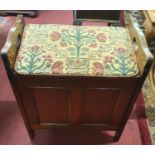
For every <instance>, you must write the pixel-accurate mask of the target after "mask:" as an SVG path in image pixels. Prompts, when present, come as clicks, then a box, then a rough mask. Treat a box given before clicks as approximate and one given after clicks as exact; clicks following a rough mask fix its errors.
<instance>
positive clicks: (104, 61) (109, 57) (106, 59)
mask: <svg viewBox="0 0 155 155" xmlns="http://www.w3.org/2000/svg"><path fill="white" fill-rule="evenodd" d="M113 59H114V57H112V56H106V57H104V59H103V63H104V64H106V63H109V62H110V63H111V62H112V60H113Z"/></svg>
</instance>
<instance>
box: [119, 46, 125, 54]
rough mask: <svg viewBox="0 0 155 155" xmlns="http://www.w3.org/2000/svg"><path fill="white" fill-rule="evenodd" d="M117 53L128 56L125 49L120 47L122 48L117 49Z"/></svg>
mask: <svg viewBox="0 0 155 155" xmlns="http://www.w3.org/2000/svg"><path fill="white" fill-rule="evenodd" d="M117 53H118V54H123V55H124V54H126V50H125V49H124V48H122V47H120V48H118V49H117Z"/></svg>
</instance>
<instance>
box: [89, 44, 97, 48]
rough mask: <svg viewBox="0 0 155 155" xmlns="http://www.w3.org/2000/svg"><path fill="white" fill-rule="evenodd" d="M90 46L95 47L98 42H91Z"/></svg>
mask: <svg viewBox="0 0 155 155" xmlns="http://www.w3.org/2000/svg"><path fill="white" fill-rule="evenodd" d="M89 47H91V48H95V47H97V43H92V44H90V46H89Z"/></svg>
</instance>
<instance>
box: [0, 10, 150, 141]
mask: <svg viewBox="0 0 155 155" xmlns="http://www.w3.org/2000/svg"><path fill="white" fill-rule="evenodd" d="M72 18H73V17H72V11H38V17H37V18H28V17H26V18H25V22H26V24H28V23H54V24H57V23H58V24H72V21H73V19H72ZM14 20H15V17H4V18H3V17H0V38H1V40H0V49H1V48H2V46H3V45H4V42H5V39H6V35H7V33H8V30H9V28H10V26H11V24H12V22H13V21H14ZM90 24H91V25H92V24H95V25H96V24H97V25H105V23H102V22H97V23H94V22H93V23H92V22H85V23H84V25H90ZM0 88H1V89H0V122H1V123H0V131H1V132H0V144H151V140H150V139H149V134H148V135H145V134H140V133H141V130H140V128H141V126H138V124H140V123H139V122H138V121H137V113H136V111H137V109H136V106H135V107H134V109H133V112H132V114H131V116H130V119H129V121H128V123H127V125H126V127H125V130H124V132H123V134H122V137H121V139H120V141H119V142H116V143H114V142H112V133H111V132H103V131H102V130H101V129H91V128H90V129H76V130H72V129H69V130H68V129H51V130H37V131H36V132H35V133H36V137H35V139H34V140H33V141H31V140H30V139H29V137H28V134H27V132H26V129H25V126H24V123H23V120H22V117H21V115H20V112H19V109H18V107H17V105H16V101H15V98H14V95H13V93H12V91H11V88H10V84H9V81H8V79H7V76H6V73H5V70H4V66H3V63H2V61H1V59H0ZM135 105H136V104H135ZM137 105H144V102H143V99H142V96H141V95H140V97H139V98H138V100H137ZM137 107H140V106H137ZM138 118H139V115H138ZM142 124H143V125H144V127H146V128H147V124H146V120H145V119H144V120H143V123H142ZM139 127H140V128H139ZM146 137H147V138H146Z"/></svg>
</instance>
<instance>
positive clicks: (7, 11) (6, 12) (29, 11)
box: [0, 10, 37, 18]
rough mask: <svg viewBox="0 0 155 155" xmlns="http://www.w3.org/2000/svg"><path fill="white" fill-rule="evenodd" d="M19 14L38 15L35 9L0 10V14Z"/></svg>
mask: <svg viewBox="0 0 155 155" xmlns="http://www.w3.org/2000/svg"><path fill="white" fill-rule="evenodd" d="M18 14H21V15H23V16H28V17H32V18H34V17H37V11H35V10H0V16H17V15H18Z"/></svg>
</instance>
